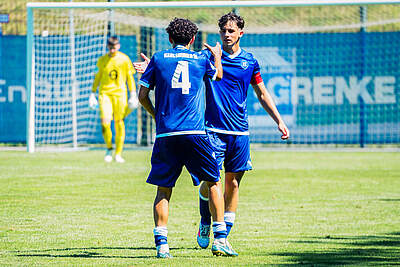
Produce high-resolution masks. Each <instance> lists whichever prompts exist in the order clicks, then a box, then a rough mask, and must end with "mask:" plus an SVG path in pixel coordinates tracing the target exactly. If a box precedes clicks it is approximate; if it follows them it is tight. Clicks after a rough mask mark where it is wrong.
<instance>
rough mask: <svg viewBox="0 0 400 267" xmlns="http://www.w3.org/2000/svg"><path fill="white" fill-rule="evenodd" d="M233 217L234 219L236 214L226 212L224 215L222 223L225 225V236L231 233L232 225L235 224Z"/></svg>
mask: <svg viewBox="0 0 400 267" xmlns="http://www.w3.org/2000/svg"><path fill="white" fill-rule="evenodd" d="M235 217H236V214H235V213H234V212H229V211H227V212H225V214H224V221H225V224H226V235H227V236H228V235H229V233H230V232H231V229H232V226H233V223H234V222H235Z"/></svg>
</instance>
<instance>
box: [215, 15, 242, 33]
mask: <svg viewBox="0 0 400 267" xmlns="http://www.w3.org/2000/svg"><path fill="white" fill-rule="evenodd" d="M228 21H234V22H236V25H237V26H238V28H239V29H243V28H244V19H243V18H242V17H241V16H239V15H236V14H235V13H233V12H229V13H228V14H225V15H223V16H222V17H221V18H220V19H219V20H218V26H219V28H220V29H222V28H223V27H224V26H225V25H226V24H227V23H228Z"/></svg>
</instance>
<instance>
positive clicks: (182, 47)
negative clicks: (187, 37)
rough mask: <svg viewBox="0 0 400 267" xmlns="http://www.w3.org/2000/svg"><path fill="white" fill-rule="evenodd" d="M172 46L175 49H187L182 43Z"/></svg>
mask: <svg viewBox="0 0 400 267" xmlns="http://www.w3.org/2000/svg"><path fill="white" fill-rule="evenodd" d="M174 48H175V49H185V50H187V48H186V47H185V46H183V45H176V46H175V47H174Z"/></svg>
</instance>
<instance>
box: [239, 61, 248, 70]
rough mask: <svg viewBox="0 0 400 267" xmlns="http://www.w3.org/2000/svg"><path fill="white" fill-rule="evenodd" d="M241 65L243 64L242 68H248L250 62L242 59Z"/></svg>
mask: <svg viewBox="0 0 400 267" xmlns="http://www.w3.org/2000/svg"><path fill="white" fill-rule="evenodd" d="M240 66H242V69H244V70H245V69H247V68H248V67H249V62H248V61H247V60H242V62H241V63H240Z"/></svg>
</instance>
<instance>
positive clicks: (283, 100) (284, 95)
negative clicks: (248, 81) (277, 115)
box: [267, 76, 290, 105]
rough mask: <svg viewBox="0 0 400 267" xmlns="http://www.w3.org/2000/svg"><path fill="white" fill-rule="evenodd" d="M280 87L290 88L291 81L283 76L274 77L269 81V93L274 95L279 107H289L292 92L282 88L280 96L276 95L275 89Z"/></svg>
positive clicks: (279, 92)
mask: <svg viewBox="0 0 400 267" xmlns="http://www.w3.org/2000/svg"><path fill="white" fill-rule="evenodd" d="M278 85H280V87H284V88H288V87H289V85H290V84H289V81H288V80H287V79H285V78H284V77H282V76H277V77H273V78H271V79H269V80H268V82H267V89H268V92H270V93H271V95H273V97H274V100H275V103H276V104H277V105H281V104H283V105H285V104H286V105H288V104H289V103H290V92H289V90H287V89H284V88H281V89H280V90H279V91H278V94H279V96H277V95H276V94H275V93H274V89H275V87H276V86H278Z"/></svg>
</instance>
